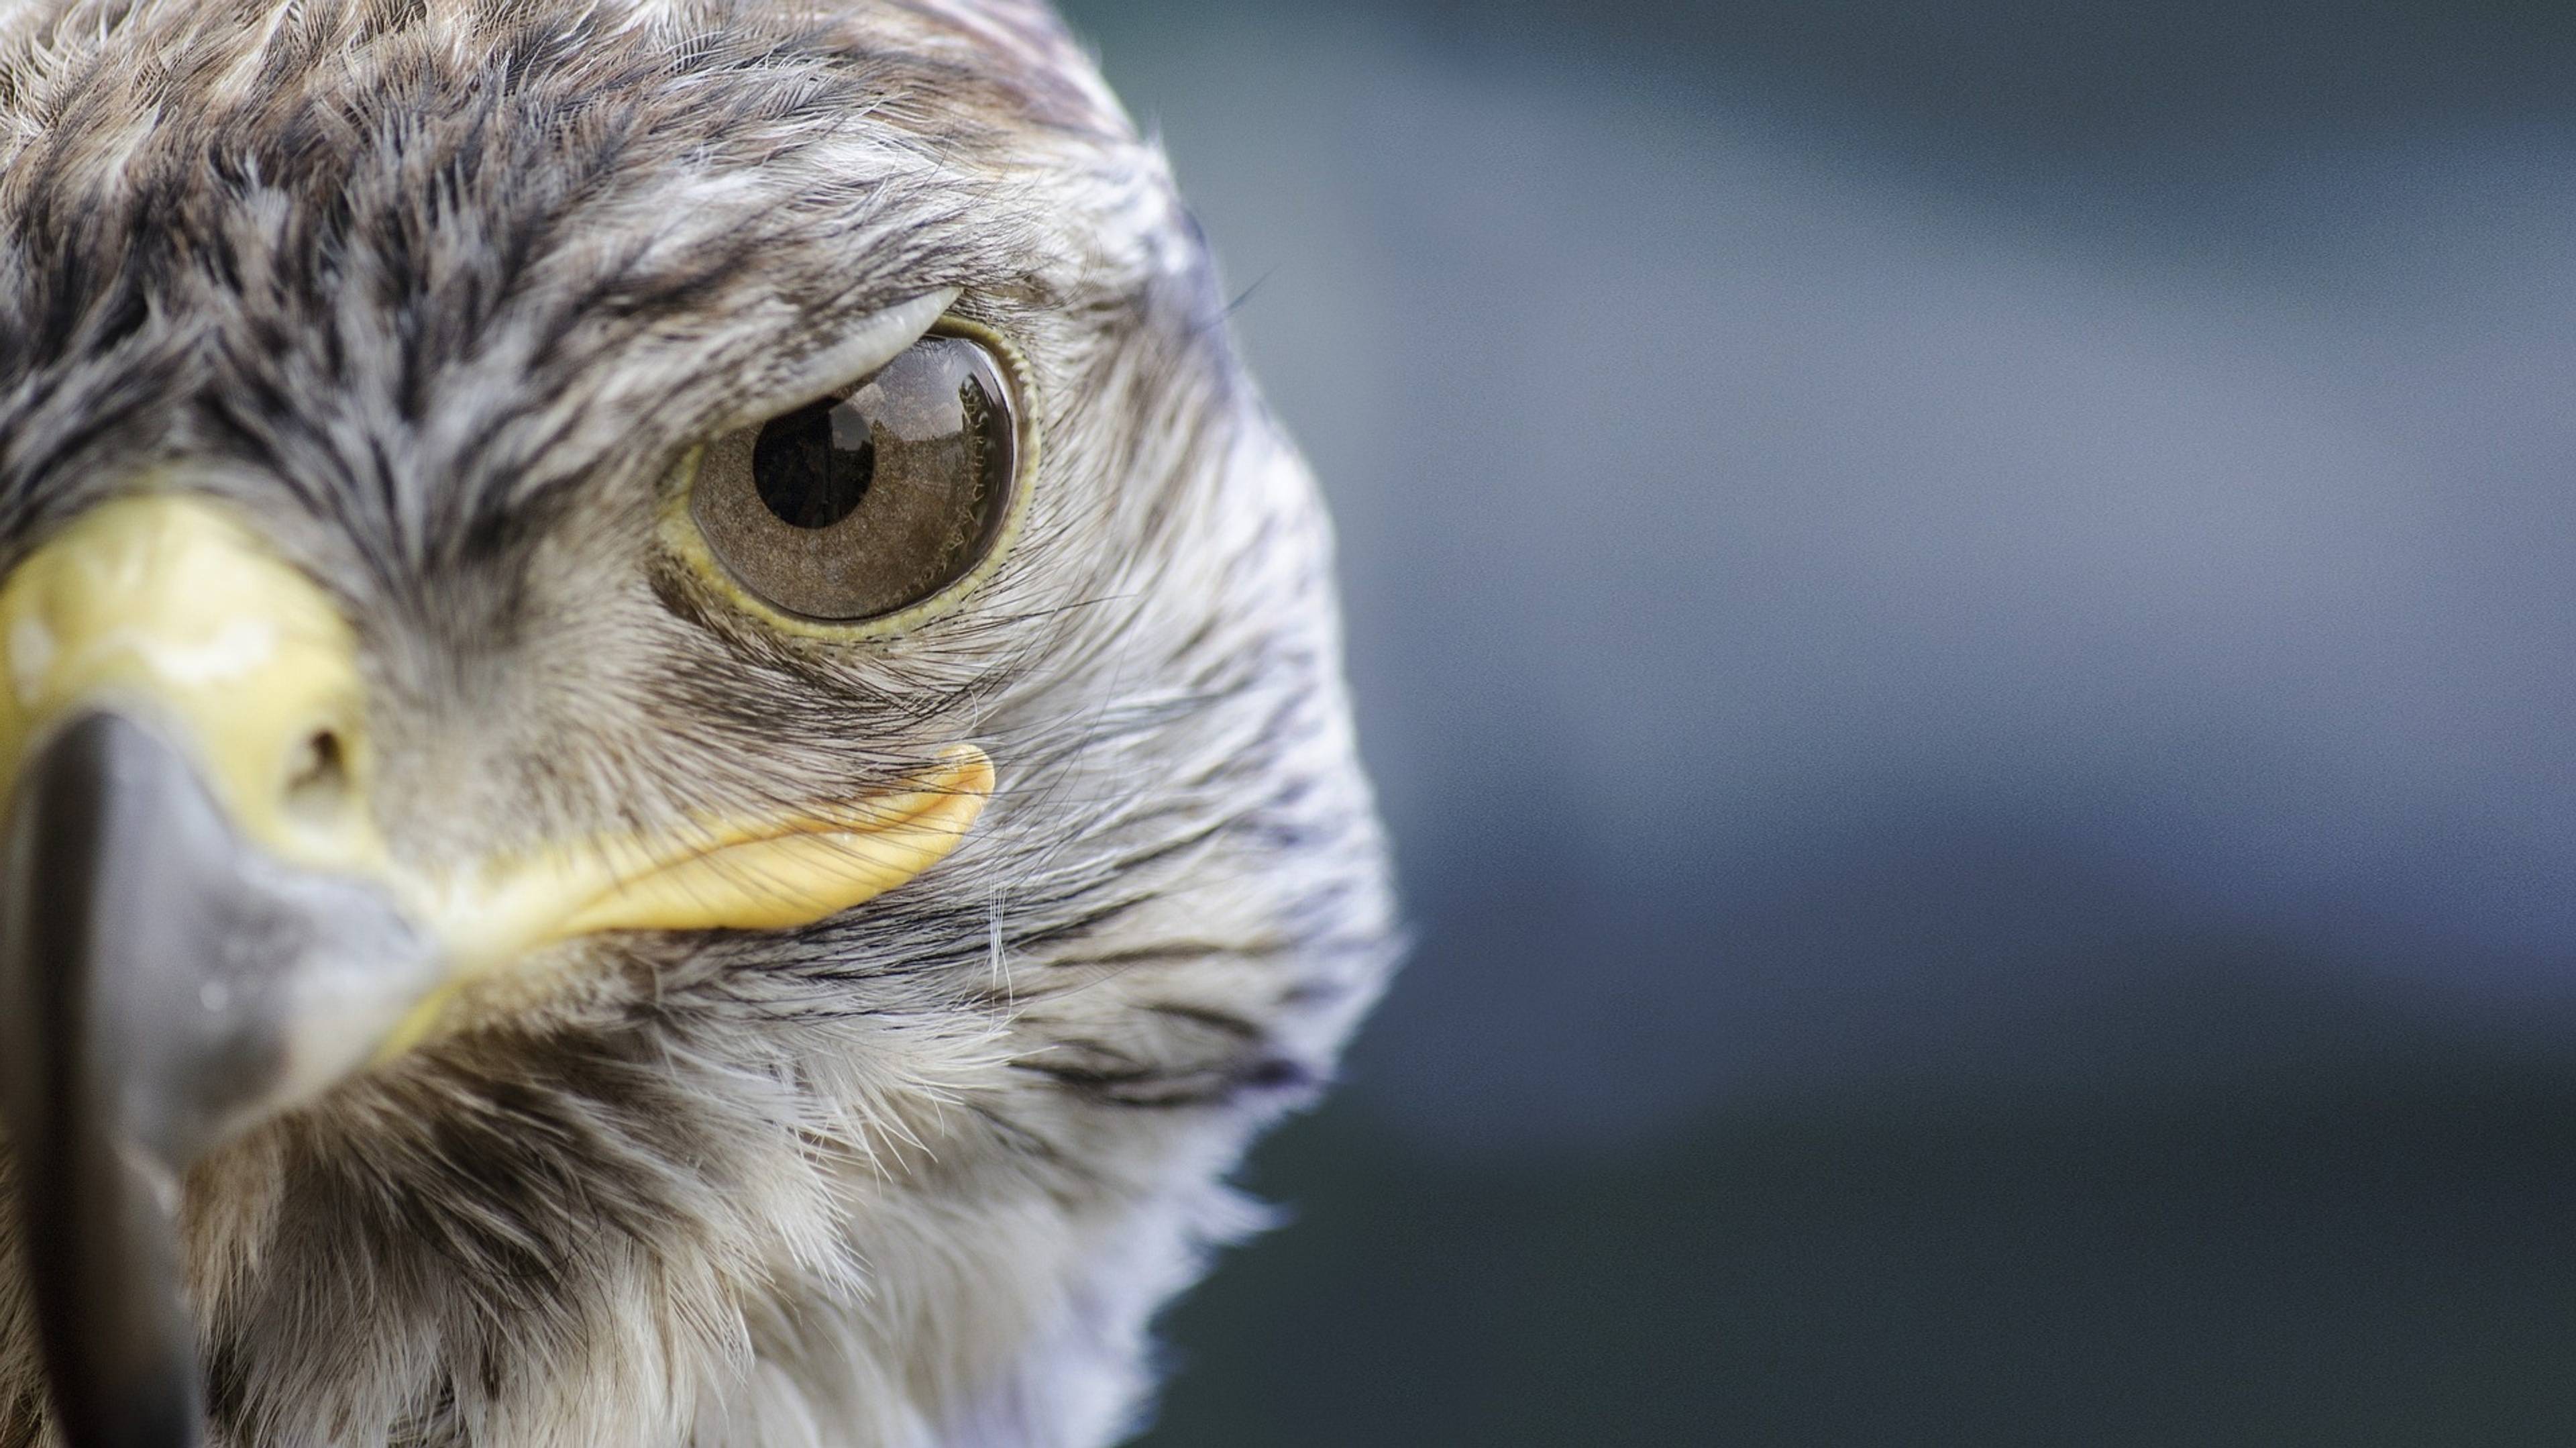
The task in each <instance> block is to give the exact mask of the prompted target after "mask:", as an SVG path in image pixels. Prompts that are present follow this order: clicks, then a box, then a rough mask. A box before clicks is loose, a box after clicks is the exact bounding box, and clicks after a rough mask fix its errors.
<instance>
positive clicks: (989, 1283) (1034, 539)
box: [0, 0, 1389, 1448]
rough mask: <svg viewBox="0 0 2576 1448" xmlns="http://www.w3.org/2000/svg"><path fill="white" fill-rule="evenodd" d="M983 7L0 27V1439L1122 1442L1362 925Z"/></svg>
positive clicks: (1356, 965) (1111, 265)
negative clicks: (1232, 1189) (1237, 1179)
mask: <svg viewBox="0 0 2576 1448" xmlns="http://www.w3.org/2000/svg"><path fill="white" fill-rule="evenodd" d="M1224 310H1225V308H1224V302H1223V297H1222V295H1221V293H1220V292H1219V291H1218V290H1217V289H1216V286H1215V283H1214V281H1213V280H1212V271H1211V267H1210V264H1209V261H1208V258H1207V256H1206V253H1205V251H1204V248H1203V245H1202V242H1201V240H1200V238H1199V236H1198V234H1197V232H1196V230H1195V229H1194V227H1193V226H1192V224H1191V222H1190V220H1189V217H1188V215H1187V213H1186V212H1184V211H1183V210H1182V208H1181V206H1180V204H1179V202H1178V201H1177V200H1176V198H1175V195H1174V192H1173V190H1172V185H1171V181H1170V179H1169V176H1168V173H1167V171H1166V168H1165V166H1164V164H1163V162H1162V160H1161V159H1160V157H1159V155H1158V153H1157V152H1156V150H1155V149H1154V148H1153V147H1152V146H1151V145H1150V144H1148V143H1146V142H1143V141H1140V140H1139V138H1138V137H1137V135H1136V133H1135V130H1134V128H1133V127H1132V125H1131V124H1130V123H1129V122H1128V121H1127V119H1126V118H1125V117H1124V116H1123V114H1122V113H1121V111H1120V109H1119V107H1118V105H1117V104H1116V102H1115V101H1114V100H1113V99H1112V98H1111V97H1110V96H1109V94H1108V93H1107V92H1106V90H1105V89H1104V88H1103V86H1102V84H1101V82H1100V81H1099V79H1098V78H1097V77H1096V75H1095V74H1094V72H1093V70H1092V69H1091V67H1090V65H1089V64H1088V62H1087V61H1086V60H1085V59H1084V58H1083V57H1082V55H1081V54H1080V52H1079V51H1078V49H1077V48H1076V47H1075V46H1074V45H1073V44H1072V43H1070V42H1069V41H1068V40H1067V38H1066V36H1065V35H1064V33H1063V31H1062V30H1061V29H1060V27H1059V25H1058V24H1057V22H1056V21H1055V20H1054V18H1053V17H1052V16H1051V15H1049V14H1048V13H1047V12H1046V11H1045V10H1044V9H1043V8H1042V7H1041V6H1040V5H1039V4H1037V3H1036V0H815V3H802V0H0V778H5V780H6V782H7V785H8V805H7V813H6V821H5V827H6V840H5V856H0V1087H5V1090H0V1105H5V1107H6V1111H5V1114H0V1122H5V1144H0V1197H5V1198H6V1199H7V1202H8V1205H9V1208H10V1209H9V1210H8V1211H6V1212H5V1213H0V1222H5V1223H6V1225H5V1226H0V1448H30V1445H62V1448H178V1445H186V1444H196V1443H204V1444H211V1445H230V1448H305V1445H315V1448H319V1445H348V1448H361V1445H383V1448H464V1445H513V1448H519V1445H525V1448H598V1445H643V1448H650V1445H692V1448H809V1445H810V1448H823V1445H841V1448H860V1445H869V1448H893V1445H910V1448H929V1445H960V1448H962V1445H985V1448H1000V1445H1082V1444H1098V1443H1104V1442H1108V1441H1110V1440H1112V1439H1114V1438H1115V1437H1116V1436H1117V1435H1118V1434H1119V1433H1121V1432H1122V1431H1125V1430H1126V1429H1127V1428H1129V1427H1130V1426H1132V1424H1133V1423H1134V1421H1135V1420H1136V1416H1137V1414H1138V1412H1139V1408H1140V1404H1141V1402H1142V1400H1143V1396H1144V1392H1145V1389H1146V1386H1147V1382H1146V1377H1147V1372H1146V1359H1147V1356H1148V1354H1147V1350H1146V1342H1145V1334H1146V1331H1147V1327H1148V1319H1149V1317H1150V1315H1151V1313H1152V1312H1153V1311H1154V1309H1155V1308H1156V1306H1157V1305H1158V1304H1159V1303H1160V1302H1162V1301H1163V1300H1164V1299H1165V1298H1167V1297H1168V1296H1169V1295H1170V1294H1171V1293H1172V1292H1173V1291H1175V1290H1177V1289H1178V1288H1179V1287H1181V1286H1182V1285H1184V1284H1185V1283H1186V1282H1187V1281H1188V1280H1189V1279H1190V1278H1192V1277H1193V1276H1194V1275H1195V1274H1196V1272H1197V1271H1198V1268H1199V1262H1200V1258H1201V1257H1202V1255H1203V1253H1204V1252H1205V1251H1206V1250H1207V1249H1208V1248H1209V1247H1210V1246H1211V1245H1213V1244H1216V1243H1218V1242H1221V1241H1223V1240H1224V1239H1226V1238H1227V1237H1228V1236H1230V1235H1233V1234H1238V1233H1240V1232H1241V1231H1243V1230H1245V1229H1246V1228H1247V1227H1248V1226H1250V1225H1251V1224H1252V1222H1253V1217H1254V1214H1253V1213H1252V1212H1250V1211H1249V1210H1248V1209H1247V1208H1246V1207H1245V1206H1244V1205H1242V1204H1241V1203H1240V1202H1238V1201H1237V1200H1236V1199H1235V1198H1233V1197H1231V1196H1230V1195H1229V1194H1228V1193H1227V1191H1226V1189H1225V1188H1224V1186H1223V1185H1222V1182H1221V1178H1222V1176H1223V1175H1224V1173H1225V1172H1226V1171H1227V1170H1228V1169H1229V1168H1230V1166H1231V1165H1232V1163H1233V1162H1234V1160H1235V1158H1236V1157H1237V1155H1238V1153H1239V1152H1240V1151H1241V1149H1242V1148H1243V1145H1244V1143H1245V1141H1246V1140H1247V1138H1248V1137H1249V1135H1250V1134H1251V1132H1252V1131H1253V1130H1255V1129H1256V1128H1257V1127H1258V1126H1259V1125H1260V1124H1262V1123H1264V1122H1266V1121H1268V1120H1270V1119H1272V1118H1273V1117H1275V1115H1276V1114H1277V1113H1278V1112H1279V1111H1280V1110H1281V1109H1283V1108H1284V1107H1285V1106H1286V1105H1288V1104H1290V1103H1293V1102H1296V1101H1298V1100H1300V1099H1302V1098H1303V1097H1304V1096H1305V1095H1307V1094H1309V1093H1310V1092H1311V1089H1312V1088H1313V1087H1314V1086H1315V1085H1316V1083H1318V1082H1319V1081H1320V1080H1321V1079H1322V1077H1323V1076H1324V1075H1325V1074H1326V1073H1327V1072H1328V1070H1329V1068H1330V1066H1331V1063H1332V1059H1333V1056H1334V1053H1335V1051H1336V1049H1337V1047H1338V1045H1339V1042H1340V1041H1341V1039H1342V1037H1343V1036H1344V1034H1345V1033H1346V1032H1347V1030H1348V1029H1349V1028H1350V1026H1351V1024H1352V1022H1353V1021H1354V1019H1355V1018H1356V1016H1357V1015H1358V1013H1359V1012H1360V1011H1361V1010H1362V1009H1363V1008H1364V1007H1365V1006H1366V1004H1367V1003H1368V1001H1369V1000H1370V998H1371V997H1372V996H1373V995H1374V993H1375V991H1376V989H1377V987H1378V984H1379V982H1380V979H1381V977H1382V975H1383V973H1384V971H1385V968H1386V966H1387V964H1388V960H1389V946H1388V932H1389V906H1388V896H1387V890H1386V883H1385V869H1384V863H1383V855H1382V849H1381V845H1380V842H1379V838H1378V834H1377V830H1376V826H1375V824H1374V822H1373V817H1372V814H1371V807H1370V802H1369V797H1368V793H1367V789H1366V786H1365V783H1364V782H1363V780H1362V778H1361V776H1360V773H1359V771H1358V767H1357V765H1356V762H1355V756H1354V753H1353V747H1352V742H1351V736H1350V730H1349V726H1348V723H1347V716H1346V709H1345V705H1344V701H1343V696H1342V692H1341V686H1340V683H1339V680H1338V669H1339V662H1338V653H1337V650H1338V644H1337V638H1336V629H1337V625H1336V622H1335V618H1334V609H1333V601H1332V595H1331V585H1330V579H1329V558H1328V539H1327V535H1326V531H1325V525H1324V521H1323V519H1322V517H1321V514H1320V512H1319V509H1318V505H1317V501H1316V498H1315V496H1314V494H1313V490H1312V487H1311V484H1310V482H1309V480H1308V478H1307V476H1306V474H1305V472H1304V470H1303V467H1302V465H1301V464H1300V463H1299V461H1298V460H1297V458H1296V455H1295V454H1294V452H1293V451H1292V450H1291V448H1290V447H1289V446H1288V445H1287V444H1286V443H1285V442H1284V441H1283V440H1282V439H1281V437H1280V435H1279V433H1278V431H1277V430H1276V428H1275V426H1274V424H1273V423H1272V421H1271V420H1270V419H1269V417H1268V416H1267V414H1266V413H1265V412H1264V410H1263V408H1262V406H1261V404H1260V402H1259V400H1258V397H1257V394H1256V393H1255V391H1254V390H1253V388H1252V386H1251V384H1250V383H1249V381H1248V380H1247V379H1246V377H1245V376H1244V374H1243V373H1242V371H1241V370H1240V369H1239V367H1238V365H1237V363H1236V361H1235V359H1234V357H1233V356H1232V354H1231V352H1230V351H1229V344H1228V341H1227V338H1226V335H1225V331H1226V329H1225V324H1224Z"/></svg>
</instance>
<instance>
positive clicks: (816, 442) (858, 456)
mask: <svg viewBox="0 0 2576 1448" xmlns="http://www.w3.org/2000/svg"><path fill="white" fill-rule="evenodd" d="M876 472H877V444H876V438H875V435H874V430H873V429H872V428H871V427H870V425H869V422H868V419H867V417H866V416H865V415H864V414H862V413H860V412H859V411H858V409H856V408H853V407H851V406H850V405H849V404H848V403H846V402H829V401H826V402H818V403H815V404H814V405H812V406H810V407H800V408H798V409H797V410H796V411H794V412H791V413H788V414H787V415H786V416H784V417H780V418H777V419H775V420H773V421H772V422H771V423H770V424H769V425H768V426H767V427H764V428H762V429H761V430H760V440H759V441H758V442H757V443H755V444H753V445H752V451H751V477H752V485H753V487H755V488H756V489H758V491H759V493H760V501H761V504H762V506H764V507H766V508H768V509H769V512H770V516H772V517H774V518H776V519H777V520H778V521H780V522H782V523H785V524H786V525H788V526H789V527H791V528H808V529H812V528H829V527H831V526H832V525H833V524H835V523H838V522H839V521H841V520H842V519H843V518H846V517H848V516H850V514H851V513H852V512H854V511H856V510H857V508H858V506H859V503H860V500H862V499H864V498H865V497H867V495H868V484H869V483H871V482H874V481H875V480H876Z"/></svg>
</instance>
